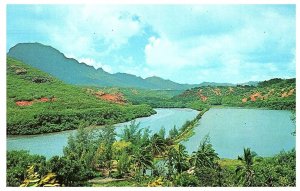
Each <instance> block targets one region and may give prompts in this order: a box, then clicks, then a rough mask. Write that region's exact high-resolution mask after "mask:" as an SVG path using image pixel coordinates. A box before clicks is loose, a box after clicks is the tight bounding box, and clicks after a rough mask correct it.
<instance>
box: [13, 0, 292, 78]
mask: <svg viewBox="0 0 300 191" xmlns="http://www.w3.org/2000/svg"><path fill="white" fill-rule="evenodd" d="M295 25H296V24H295V6H294V5H8V6H7V50H8V49H9V48H10V47H12V46H14V45H15V44H17V43H20V42H40V43H43V44H46V45H51V46H53V47H54V48H56V49H58V50H60V51H61V52H63V53H64V54H65V55H66V56H67V57H72V58H75V59H77V60H79V61H81V62H85V63H86V64H88V65H92V66H94V67H95V68H99V67H102V68H103V69H104V70H106V71H108V72H110V73H116V72H126V73H130V74H135V75H137V76H141V77H143V78H145V77H149V76H160V77H163V78H165V79H170V80H173V81H175V82H180V83H201V82H203V81H213V82H232V83H241V82H247V81H260V80H266V79H270V78H274V77H281V78H290V77H295V76H296V62H295V49H296V41H295V39H296V34H295V33H296V29H295Z"/></svg>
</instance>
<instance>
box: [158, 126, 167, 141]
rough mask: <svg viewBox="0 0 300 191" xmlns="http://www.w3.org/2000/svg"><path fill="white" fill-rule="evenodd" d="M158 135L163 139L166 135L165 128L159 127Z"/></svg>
mask: <svg viewBox="0 0 300 191" xmlns="http://www.w3.org/2000/svg"><path fill="white" fill-rule="evenodd" d="M158 136H160V137H161V138H162V139H165V137H166V129H165V128H164V127H162V128H160V130H159V132H158Z"/></svg>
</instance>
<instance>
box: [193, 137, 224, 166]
mask: <svg viewBox="0 0 300 191" xmlns="http://www.w3.org/2000/svg"><path fill="white" fill-rule="evenodd" d="M218 159H219V157H218V154H217V153H216V152H215V150H214V149H213V147H212V144H211V143H210V139H209V136H205V137H204V138H203V140H202V142H201V143H200V145H199V148H198V150H197V151H196V152H193V155H192V160H191V162H192V164H193V165H195V166H196V167H200V166H205V167H210V168H213V167H214V164H215V161H216V160H218Z"/></svg>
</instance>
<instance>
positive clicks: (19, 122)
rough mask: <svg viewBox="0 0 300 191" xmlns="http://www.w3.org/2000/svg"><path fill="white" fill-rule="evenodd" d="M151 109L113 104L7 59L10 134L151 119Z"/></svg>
mask: <svg viewBox="0 0 300 191" xmlns="http://www.w3.org/2000/svg"><path fill="white" fill-rule="evenodd" d="M153 113H155V111H154V110H153V109H152V108H151V107H149V106H148V105H132V104H114V103H111V102H106V101H102V100H100V99H98V98H97V97H95V96H94V95H90V94H88V93H86V92H85V90H84V89H82V88H79V87H75V86H72V85H67V84H64V83H63V82H61V81H59V80H57V79H55V78H53V77H51V76H50V75H47V74H45V73H43V72H41V71H39V70H37V69H34V68H32V67H30V66H27V65H25V64H23V63H21V62H19V61H16V60H14V59H12V58H8V59H7V134H11V135H17V134H37V133H49V132H55V131H62V130H68V129H75V128H77V127H78V126H79V124H81V123H84V124H85V125H87V126H89V125H105V124H112V123H119V122H125V121H129V120H131V119H134V118H137V117H142V116H149V115H151V114H153Z"/></svg>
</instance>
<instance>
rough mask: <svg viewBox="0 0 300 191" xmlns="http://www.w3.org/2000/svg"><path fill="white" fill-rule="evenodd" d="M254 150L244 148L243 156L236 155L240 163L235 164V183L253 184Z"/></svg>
mask: <svg viewBox="0 0 300 191" xmlns="http://www.w3.org/2000/svg"><path fill="white" fill-rule="evenodd" d="M255 156H256V153H255V152H251V150H250V148H244V154H243V156H238V160H239V161H241V162H242V165H239V166H237V168H236V170H235V172H236V175H237V183H238V184H239V185H242V186H254V185H253V183H254V176H255V172H254V170H253V165H254V158H255Z"/></svg>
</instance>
